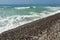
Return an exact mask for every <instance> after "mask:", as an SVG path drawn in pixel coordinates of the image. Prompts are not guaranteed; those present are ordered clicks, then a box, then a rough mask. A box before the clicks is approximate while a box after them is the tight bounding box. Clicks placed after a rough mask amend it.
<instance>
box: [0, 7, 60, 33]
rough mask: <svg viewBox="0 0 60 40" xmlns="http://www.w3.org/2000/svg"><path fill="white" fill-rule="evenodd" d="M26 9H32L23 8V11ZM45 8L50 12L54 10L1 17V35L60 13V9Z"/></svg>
mask: <svg viewBox="0 0 60 40" xmlns="http://www.w3.org/2000/svg"><path fill="white" fill-rule="evenodd" d="M20 8H21V7H20ZM20 8H17V9H20ZM26 8H30V7H22V8H21V9H26ZM34 8H35V7H34ZM45 8H48V9H49V10H52V9H53V10H52V11H53V12H52V11H43V12H41V13H37V12H30V15H12V16H6V17H2V16H0V33H2V32H4V31H7V30H10V29H13V28H16V27H18V26H21V25H24V24H26V23H30V22H32V21H35V20H38V19H42V18H45V17H48V16H51V15H54V14H56V13H58V12H60V10H59V8H60V7H57V8H55V7H53V8H52V7H45ZM51 8H52V9H51ZM56 11H57V12H56Z"/></svg>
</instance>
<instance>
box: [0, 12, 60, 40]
mask: <svg viewBox="0 0 60 40" xmlns="http://www.w3.org/2000/svg"><path fill="white" fill-rule="evenodd" d="M59 12H60V11H59ZM59 20H60V13H57V12H56V13H55V14H54V15H52V16H49V17H46V18H43V19H39V20H36V21H33V22H31V23H28V24H24V25H22V26H19V27H17V28H15V29H11V30H8V31H5V32H3V33H1V34H0V39H1V40H3V39H5V40H7V39H8V40H12V39H13V40H25V39H31V38H32V39H33V38H34V37H35V36H36V37H37V38H38V37H40V36H39V35H42V34H43V32H45V31H46V30H49V31H50V28H51V27H52V28H54V26H53V25H56V22H57V21H59ZM49 31H48V32H47V33H49ZM47 33H46V34H47ZM36 37H35V38H36ZM33 40H34V39H33Z"/></svg>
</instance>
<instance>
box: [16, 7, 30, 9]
mask: <svg viewBox="0 0 60 40" xmlns="http://www.w3.org/2000/svg"><path fill="white" fill-rule="evenodd" d="M28 8H30V7H15V9H28Z"/></svg>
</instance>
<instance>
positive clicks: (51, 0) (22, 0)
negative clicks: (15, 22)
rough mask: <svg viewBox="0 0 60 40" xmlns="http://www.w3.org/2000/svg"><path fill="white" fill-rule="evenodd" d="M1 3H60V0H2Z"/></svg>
mask: <svg viewBox="0 0 60 40" xmlns="http://www.w3.org/2000/svg"><path fill="white" fill-rule="evenodd" d="M0 4H60V0H0Z"/></svg>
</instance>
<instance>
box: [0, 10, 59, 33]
mask: <svg viewBox="0 0 60 40" xmlns="http://www.w3.org/2000/svg"><path fill="white" fill-rule="evenodd" d="M56 13H60V10H59V11H56V12H52V13H51V14H48V15H46V16H44V17H41V18H37V19H34V20H31V21H29V22H26V23H22V24H21V25H20V26H22V25H25V24H28V23H31V22H34V21H36V20H39V19H43V18H46V17H49V16H53V15H55V14H56ZM18 26H19V25H17V26H15V27H12V26H11V27H12V28H11V27H7V28H6V27H5V29H4V30H2V31H1V30H0V34H1V33H3V32H5V31H9V30H11V29H14V28H17V27H18Z"/></svg>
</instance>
